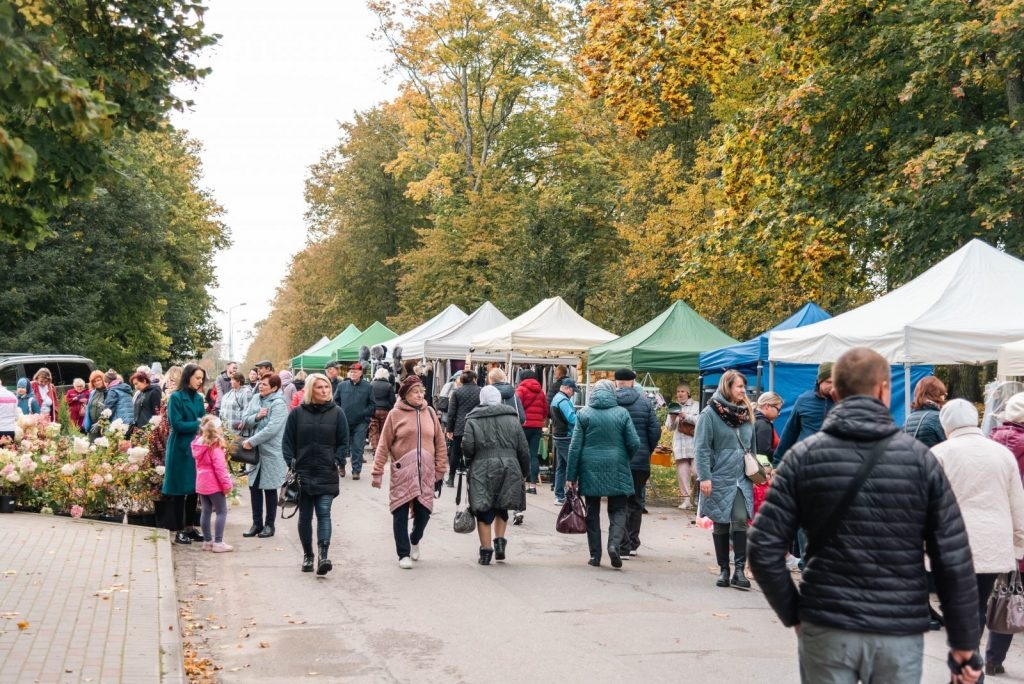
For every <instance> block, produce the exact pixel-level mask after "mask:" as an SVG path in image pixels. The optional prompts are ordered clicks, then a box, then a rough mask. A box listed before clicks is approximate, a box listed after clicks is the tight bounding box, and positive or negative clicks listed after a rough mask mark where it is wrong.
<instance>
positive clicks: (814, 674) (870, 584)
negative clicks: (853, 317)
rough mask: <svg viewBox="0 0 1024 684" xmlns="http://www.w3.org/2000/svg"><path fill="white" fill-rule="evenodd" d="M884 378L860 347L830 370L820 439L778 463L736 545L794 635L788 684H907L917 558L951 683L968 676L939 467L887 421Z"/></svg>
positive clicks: (964, 624) (950, 521)
mask: <svg viewBox="0 0 1024 684" xmlns="http://www.w3.org/2000/svg"><path fill="white" fill-rule="evenodd" d="M889 372H890V371H889V364H888V362H887V361H886V360H885V359H884V358H883V357H882V356H881V355H879V354H878V353H877V352H874V351H872V350H870V349H867V348H864V347H857V348H854V349H851V350H849V351H847V352H845V353H844V354H843V355H842V356H840V357H839V360H837V361H836V363H835V367H834V368H833V369H832V379H833V380H834V382H835V390H836V395H837V396H838V398H839V403H838V404H837V405H836V407H835V410H833V411H832V412H831V413H829V415H828V417H827V418H826V419H825V424H824V426H823V428H822V431H821V432H818V433H816V434H814V435H812V436H811V437H809V438H807V439H805V440H803V441H802V442H800V443H799V444H796V445H795V446H794V447H793V449H792V451H791V452H790V453H789V455H788V456H786V458H785V459H783V461H782V463H781V465H780V466H779V469H778V470H776V471H775V475H774V477H773V478H772V486H771V487H769V488H768V495H767V498H766V499H765V502H764V505H763V506H761V510H760V511H759V512H758V514H757V517H756V518H754V524H753V527H751V529H750V533H749V535H748V546H747V558H748V560H749V561H750V569H751V570H752V571H753V573H754V577H755V578H756V579H757V582H758V584H759V585H760V586H761V590H762V591H763V592H764V595H765V598H766V599H767V600H768V603H769V604H770V605H771V607H772V608H773V609H774V611H775V613H776V614H777V615H778V616H779V620H780V621H781V622H782V624H783V625H785V626H786V627H792V628H793V629H794V631H795V632H796V638H797V648H798V653H799V656H798V657H799V660H800V679H801V681H802V682H856V681H858V680H860V681H864V682H869V681H870V682H920V681H921V672H922V659H923V650H924V633H925V632H927V631H928V630H929V615H928V579H927V577H926V573H925V559H924V557H925V556H927V557H928V558H929V559H930V561H931V568H932V572H933V573H934V575H935V584H936V588H937V593H938V595H939V599H940V601H941V603H942V613H943V615H944V616H945V618H946V641H947V643H948V644H949V647H950V653H949V663H950V670H951V671H952V673H953V674H954V675H955V676H954V678H953V679H952V681H955V682H974V681H977V678H978V676H979V675H980V674H981V662H980V659H979V658H978V654H977V652H976V649H977V648H978V641H979V637H980V622H979V619H978V589H977V583H976V581H975V576H974V565H973V559H972V554H971V548H970V544H969V543H968V539H967V530H966V528H965V526H964V519H963V517H962V515H961V512H960V507H959V505H958V504H957V498H956V496H955V494H954V491H953V488H952V487H951V486H950V483H949V480H948V479H947V478H946V475H945V474H944V473H943V470H942V467H941V466H940V465H939V462H938V461H937V460H936V459H935V457H934V456H933V455H932V454H931V453H930V452H929V450H928V447H926V446H925V445H924V444H922V443H920V442H918V441H917V440H916V439H914V438H913V437H911V436H910V435H908V434H906V433H904V432H903V431H901V430H900V429H899V428H898V427H897V426H896V424H895V423H894V422H893V420H892V414H891V413H890V412H889V405H890V402H891V400H892V388H891V386H890V384H889V379H890V378H889ZM801 527H802V528H804V529H806V530H807V543H808V549H807V566H806V568H805V570H804V573H803V576H802V577H801V579H800V582H799V585H798V584H796V583H794V581H793V577H792V576H791V574H790V572H789V570H788V569H787V568H786V564H785V561H784V559H783V557H784V555H785V552H786V550H787V549H788V548H789V546H790V544H791V543H792V542H793V538H794V537H795V536H796V531H797V529H798V528H801ZM1011 560H1012V559H1011Z"/></svg>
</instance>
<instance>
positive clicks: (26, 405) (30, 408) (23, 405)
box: [18, 392, 39, 416]
mask: <svg viewBox="0 0 1024 684" xmlns="http://www.w3.org/2000/svg"><path fill="white" fill-rule="evenodd" d="M18 408H20V409H21V412H22V413H23V414H25V415H26V416H27V415H29V414H32V413H39V402H38V401H36V398H35V397H34V396H32V393H31V392H26V393H25V396H21V395H20V394H19V395H18Z"/></svg>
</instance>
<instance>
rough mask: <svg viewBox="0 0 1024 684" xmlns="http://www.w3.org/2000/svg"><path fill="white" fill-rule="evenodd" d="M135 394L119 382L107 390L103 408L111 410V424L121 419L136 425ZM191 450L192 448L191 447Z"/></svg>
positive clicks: (128, 423)
mask: <svg viewBox="0 0 1024 684" xmlns="http://www.w3.org/2000/svg"><path fill="white" fill-rule="evenodd" d="M133 394H134V392H133V391H132V388H131V387H130V386H129V385H128V383H127V382H119V383H117V384H116V385H111V386H110V387H108V388H107V398H106V399H105V400H104V401H103V406H104V407H106V408H108V409H110V413H111V414H112V415H111V416H110V420H111V422H113V421H115V420H117V419H118V418H120V419H121V420H122V421H124V424H125V425H133V424H134V423H135V405H134V404H133V402H132V395H133ZM190 448H191V447H190Z"/></svg>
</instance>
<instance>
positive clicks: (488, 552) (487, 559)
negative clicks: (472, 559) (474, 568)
mask: <svg viewBox="0 0 1024 684" xmlns="http://www.w3.org/2000/svg"><path fill="white" fill-rule="evenodd" d="M493 555H494V549H485V548H484V547H482V546H481V547H480V559H479V560H477V563H479V564H480V565H490V564H491V556H493Z"/></svg>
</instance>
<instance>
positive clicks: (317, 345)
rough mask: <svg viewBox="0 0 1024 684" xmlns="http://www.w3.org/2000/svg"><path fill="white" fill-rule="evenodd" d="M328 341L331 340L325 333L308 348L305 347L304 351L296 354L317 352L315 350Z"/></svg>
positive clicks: (304, 354) (303, 354)
mask: <svg viewBox="0 0 1024 684" xmlns="http://www.w3.org/2000/svg"><path fill="white" fill-rule="evenodd" d="M330 341H331V338H329V337H327V335H324V336H323V337H321V338H320V339H319V340H317V341H316V342H315V343H314V344H313V346H311V347H310V348H309V349H307V350H306V351H304V352H302V353H301V354H298V356H306V355H307V354H315V353H316V352H317V350H318V349H320V347H322V346H324V345H325V344H327V343H328V342H330Z"/></svg>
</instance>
